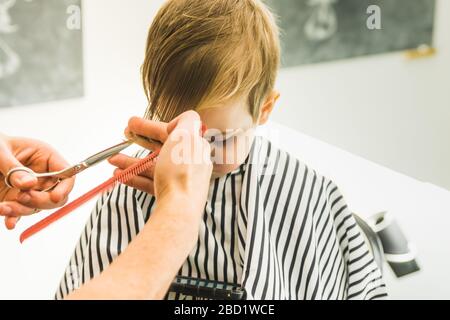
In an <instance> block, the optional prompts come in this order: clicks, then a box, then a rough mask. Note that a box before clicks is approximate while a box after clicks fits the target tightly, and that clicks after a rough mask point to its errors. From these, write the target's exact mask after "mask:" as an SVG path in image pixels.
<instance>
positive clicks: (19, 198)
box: [0, 134, 75, 229]
mask: <svg viewBox="0 0 450 320" xmlns="http://www.w3.org/2000/svg"><path fill="white" fill-rule="evenodd" d="M67 165H68V164H67V162H66V161H65V160H64V159H63V158H62V157H61V156H60V155H59V154H58V153H57V152H56V151H55V150H54V149H53V148H52V147H50V146H49V145H47V144H45V143H43V142H40V141H36V140H32V139H25V138H12V137H7V136H4V135H1V134H0V216H5V225H6V227H7V228H8V229H13V228H14V227H15V226H16V223H17V221H18V219H19V218H20V217H21V216H25V215H30V214H33V213H36V212H37V211H38V210H41V209H53V208H57V207H60V206H62V205H64V204H65V203H66V202H67V198H68V195H69V193H70V192H71V191H72V188H73V185H74V181H75V179H74V178H72V179H66V180H64V181H62V182H61V183H60V184H59V185H58V186H57V187H56V188H55V189H54V190H52V191H51V192H40V191H36V190H43V189H45V188H46V187H48V184H50V183H52V182H51V181H38V180H37V179H36V178H34V177H33V176H31V175H30V174H28V173H26V172H17V173H14V174H13V175H12V177H11V183H12V185H13V186H14V187H15V188H14V189H10V188H8V187H7V186H6V184H5V182H4V180H5V176H6V175H7V173H8V171H9V170H11V169H12V168H16V167H23V166H25V167H28V168H30V169H32V170H34V171H36V172H48V171H58V170H61V169H63V168H65V167H66V166H67Z"/></svg>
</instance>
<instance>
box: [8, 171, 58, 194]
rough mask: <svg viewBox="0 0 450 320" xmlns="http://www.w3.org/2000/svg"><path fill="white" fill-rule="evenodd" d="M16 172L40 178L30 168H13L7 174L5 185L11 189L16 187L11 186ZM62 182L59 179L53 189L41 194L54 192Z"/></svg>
mask: <svg viewBox="0 0 450 320" xmlns="http://www.w3.org/2000/svg"><path fill="white" fill-rule="evenodd" d="M16 172H26V173H28V174H30V175H32V176H33V177H36V178H39V174H37V173H36V172H34V171H33V170H31V169H30V168H27V167H17V168H12V169H11V170H9V171H8V173H7V175H6V177H5V184H6V186H7V187H8V188H10V189H14V186H13V185H12V184H11V177H12V175H13V174H14V173H16ZM60 182H61V179H58V180H57V181H56V182H55V184H53V185H52V186H51V187H49V188H47V189H45V190H41V192H48V191H51V190H53V189H54V188H55V187H56V186H57V185H58V184H59V183H60Z"/></svg>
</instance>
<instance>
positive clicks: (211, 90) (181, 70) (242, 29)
mask: <svg viewBox="0 0 450 320" xmlns="http://www.w3.org/2000/svg"><path fill="white" fill-rule="evenodd" d="M278 32H279V31H278V27H277V25H276V21H275V18H274V16H273V14H272V13H271V11H270V10H269V9H268V8H267V7H266V6H265V5H264V4H263V3H262V2H261V1H260V0H169V1H167V2H166V3H165V4H164V6H163V7H162V8H161V9H160V11H159V12H158V14H157V16H156V17H155V19H154V21H153V23H152V25H151V27H150V31H149V34H148V40H147V47H146V55H145V61H144V64H143V66H142V78H143V84H144V89H145V93H146V95H147V98H148V101H149V107H148V109H147V111H146V115H145V117H146V118H148V119H157V120H161V121H170V120H172V119H173V118H175V117H176V116H178V115H179V114H181V113H183V112H184V111H187V110H200V109H205V108H208V107H211V106H215V105H218V104H221V103H224V102H227V101H229V100H231V99H235V98H241V97H246V98H247V100H248V106H249V111H250V113H251V114H252V116H253V118H254V119H255V120H256V118H257V117H258V115H259V112H260V108H261V106H262V104H263V103H264V100H265V99H266V98H267V95H268V94H269V93H270V92H271V91H272V90H273V88H274V85H275V80H276V76H277V72H278V68H279V64H280V43H279V34H278Z"/></svg>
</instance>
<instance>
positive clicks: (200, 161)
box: [110, 111, 212, 205]
mask: <svg viewBox="0 0 450 320" xmlns="http://www.w3.org/2000/svg"><path fill="white" fill-rule="evenodd" d="M200 126H201V122H200V117H199V115H198V114H197V113H196V112H194V111H188V112H186V113H183V114H182V115H181V116H179V117H178V118H177V119H175V120H173V121H172V122H171V123H169V124H165V123H162V122H156V121H150V120H144V119H141V118H136V117H135V118H132V119H130V121H129V123H128V128H127V129H126V130H125V135H127V136H128V137H129V136H130V134H131V133H134V134H138V135H141V136H145V137H149V138H151V139H154V140H158V141H161V142H163V143H164V147H163V148H162V150H161V153H160V155H159V160H158V162H157V163H158V165H157V166H156V169H155V168H154V167H153V168H151V169H149V170H148V171H147V172H145V173H143V174H141V175H140V176H138V177H135V178H133V179H131V180H130V181H129V182H128V183H127V184H128V185H129V186H131V187H133V188H136V189H138V190H141V191H144V192H147V193H150V194H153V195H156V197H157V198H164V197H166V194H171V193H173V190H179V191H181V190H183V191H182V193H183V194H184V195H188V194H189V195H191V193H193V195H191V196H192V197H194V199H193V201H192V202H191V203H194V202H196V201H195V199H198V200H199V201H200V203H201V202H202V201H203V200H202V199H203V198H205V199H206V193H207V190H208V187H209V181H210V178H211V172H212V164H211V160H210V146H209V144H208V143H207V141H206V140H204V139H203V138H202V137H200V134H199V131H200ZM183 132H184V133H183ZM142 146H143V147H147V148H149V149H152V147H153V146H151V145H142ZM180 150H183V151H186V152H184V156H183V159H182V160H183V161H182V163H180V161H177V160H180V159H177V157H179V154H177V152H178V151H180ZM190 159H191V160H195V161H191V163H187V162H188V161H189V160H190ZM138 161H139V160H138V159H135V158H132V157H128V156H126V155H122V154H121V155H117V156H114V157H112V158H111V159H110V163H111V164H113V165H114V166H116V167H118V169H116V171H115V174H119V173H121V172H122V170H124V169H126V168H128V167H129V166H131V165H133V164H135V163H136V162H138ZM155 170H156V171H158V172H155ZM154 180H155V181H154ZM196 191H198V192H196ZM167 197H169V196H167ZM188 203H189V202H188ZM202 205H204V203H203V204H202Z"/></svg>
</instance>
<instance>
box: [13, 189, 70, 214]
mask: <svg viewBox="0 0 450 320" xmlns="http://www.w3.org/2000/svg"><path fill="white" fill-rule="evenodd" d="M17 202H19V203H20V204H22V205H24V206H26V207H30V208H36V209H45V210H47V209H54V208H59V207H61V206H63V205H64V204H65V203H66V202H67V197H66V198H64V199H62V200H61V201H59V202H53V201H52V199H51V196H50V193H49V192H40V191H34V190H31V191H26V192H20V193H19V194H18V196H17Z"/></svg>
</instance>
